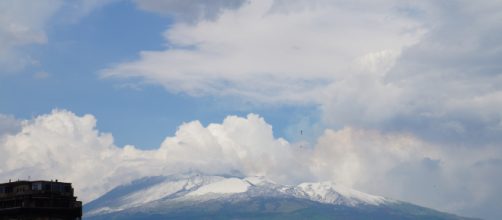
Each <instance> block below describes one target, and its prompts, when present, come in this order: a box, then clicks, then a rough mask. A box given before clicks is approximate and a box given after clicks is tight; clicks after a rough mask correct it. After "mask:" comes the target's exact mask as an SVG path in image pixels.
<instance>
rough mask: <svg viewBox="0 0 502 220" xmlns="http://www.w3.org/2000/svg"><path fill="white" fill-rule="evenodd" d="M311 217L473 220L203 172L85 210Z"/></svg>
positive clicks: (330, 189) (358, 195) (117, 215)
mask: <svg viewBox="0 0 502 220" xmlns="http://www.w3.org/2000/svg"><path fill="white" fill-rule="evenodd" d="M309 213H310V214H309ZM132 216H134V218H132ZM147 216H148V217H149V218H146V217H147ZM209 216H211V217H209ZM225 216H226V217H227V218H225ZM309 216H310V217H314V216H318V217H319V219H332V218H333V217H334V216H342V217H343V216H345V217H343V218H344V219H380V218H375V216H376V217H378V216H380V217H381V219H389V217H398V216H399V217H400V218H397V219H423V218H421V217H427V219H438V220H439V219H452V220H453V219H469V218H463V217H459V216H455V215H452V214H447V213H442V212H439V211H435V210H432V209H428V208H424V207H420V206H416V205H413V204H410V203H405V202H401V201H396V200H392V199H388V198H384V197H381V196H374V195H370V194H366V193H363V192H360V191H357V190H353V189H350V188H347V187H343V186H340V185H337V184H334V183H332V182H313V183H301V184H298V185H282V184H277V183H275V182H273V181H270V180H267V179H266V178H264V177H258V176H255V177H242V176H231V175H205V174H202V173H190V174H177V175H170V176H156V177H145V178H141V179H138V180H135V181H133V182H131V183H129V184H124V185H122V186H119V187H116V188H114V189H113V190H111V191H110V192H108V193H106V194H105V195H103V196H102V197H100V198H98V199H96V200H94V201H92V202H89V203H87V204H86V205H85V206H84V217H85V218H86V219H165V218H170V219H305V218H310V217H309ZM220 217H221V218H220ZM394 219H396V218H394Z"/></svg>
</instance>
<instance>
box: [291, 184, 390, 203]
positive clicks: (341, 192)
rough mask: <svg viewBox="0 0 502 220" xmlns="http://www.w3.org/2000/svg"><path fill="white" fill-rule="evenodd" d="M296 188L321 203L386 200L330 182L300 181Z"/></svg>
mask: <svg viewBox="0 0 502 220" xmlns="http://www.w3.org/2000/svg"><path fill="white" fill-rule="evenodd" d="M297 188H298V189H300V190H301V191H302V192H303V193H304V195H305V196H307V197H308V198H310V199H312V200H314V201H318V202H323V203H332V204H344V205H351V206H355V205H358V204H368V205H379V204H382V203H385V202H386V201H388V200H387V199H385V198H384V197H381V196H374V195H370V194H366V193H363V192H360V191H357V190H354V189H350V188H347V187H344V186H341V185H336V184H334V183H332V182H316V183H302V184H299V185H298V186H297Z"/></svg>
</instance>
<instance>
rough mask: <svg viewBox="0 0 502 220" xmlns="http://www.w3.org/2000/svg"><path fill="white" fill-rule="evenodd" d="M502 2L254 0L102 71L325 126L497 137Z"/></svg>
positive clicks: (178, 28)
mask: <svg viewBox="0 0 502 220" xmlns="http://www.w3.org/2000/svg"><path fill="white" fill-rule="evenodd" d="M501 8H502V4H501V3H500V1H490V0H487V1H481V2H479V3H476V4H474V3H472V2H470V1H456V2H453V3H442V2H438V1H420V2H413V3H411V2H402V1H392V0H389V1H379V2H374V1H350V2H347V1H324V0H315V1H304V0H295V1H279V0H276V1H272V0H270V1H249V2H248V3H246V4H243V5H242V6H241V7H239V8H235V9H234V10H223V11H221V13H220V14H219V15H220V16H219V17H217V18H215V19H212V20H204V19H203V20H199V21H198V22H195V23H192V24H187V23H183V22H181V23H175V25H174V26H172V27H171V28H170V29H168V30H166V32H165V33H164V35H165V38H166V44H167V48H166V49H165V50H163V51H143V52H141V53H140V59H138V60H136V61H133V62H125V63H122V64H118V65H115V66H112V67H110V68H108V69H105V70H103V71H102V75H103V76H105V77H114V78H124V79H127V78H130V77H139V78H140V79H143V81H145V82H147V83H151V84H160V85H162V86H164V87H165V88H166V89H167V90H169V91H171V92H184V93H188V94H191V95H195V96H200V95H203V96H217V97H238V98H239V99H241V100H242V99H245V100H250V101H251V102H252V103H265V104H274V105H277V104H284V103H287V104H312V105H313V106H319V108H320V110H321V112H322V116H321V118H322V121H323V122H324V123H325V126H326V127H331V128H337V129H338V128H343V127H345V126H351V127H360V128H369V129H379V130H385V131H403V130H404V131H406V132H412V133H414V134H416V135H418V136H420V137H421V138H425V139H427V140H429V141H435V142H437V143H443V142H447V143H448V142H457V143H467V144H470V145H473V146H474V145H477V144H486V143H492V144H493V143H500V142H501V141H502V138H501V137H502V136H501V135H500V132H501V131H502V127H501V125H502V114H501V113H500V111H496V109H499V108H500V107H501V106H502V99H501V97H502V96H501V94H502V93H501V87H500V86H499V85H501V84H502V82H501V80H502V77H501V74H500V73H501V72H502V66H501V63H500V60H501V58H502V52H501V51H502V50H501V49H500V46H499V45H501V43H502V42H501V41H500V39H502V38H501V37H498V36H499V35H500V33H502V29H501V28H502V24H501V23H500V21H501V20H502V19H501V18H502V13H501V11H502V10H500V9H501Z"/></svg>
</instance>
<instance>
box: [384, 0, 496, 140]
mask: <svg viewBox="0 0 502 220" xmlns="http://www.w3.org/2000/svg"><path fill="white" fill-rule="evenodd" d="M437 4H438V5H436V7H435V9H436V10H435V13H437V15H434V16H431V17H432V18H441V20H438V22H437V23H436V24H435V26H434V27H432V29H431V30H430V31H429V33H428V34H426V35H425V36H424V38H423V39H422V40H421V41H420V42H419V43H417V44H416V45H414V46H412V47H409V48H407V49H405V50H404V51H403V53H402V55H401V57H400V59H398V61H397V62H396V65H395V66H394V68H393V69H391V70H390V72H389V73H388V74H387V76H386V78H385V82H386V83H389V84H393V85H397V87H399V88H401V92H402V94H404V95H403V96H402V97H401V99H400V100H399V102H400V103H401V106H402V109H400V111H399V112H397V113H396V115H395V116H394V117H392V118H391V119H390V120H389V121H387V122H386V126H387V128H390V129H391V130H403V129H404V130H408V131H412V132H414V133H418V134H421V135H422V137H426V138H428V139H432V140H439V141H441V139H445V140H446V141H460V142H472V144H477V143H480V142H481V143H484V142H492V143H493V142H495V143H496V142H500V141H502V138H501V136H500V133H501V132H502V126H501V122H502V113H500V111H498V110H497V109H500V108H502V87H501V85H502V62H500V61H501V60H502V4H500V3H496V2H490V1H484V2H481V3H479V4H478V3H476V4H475V5H474V3H470V2H450V3H448V4H445V3H437ZM429 11H433V10H429Z"/></svg>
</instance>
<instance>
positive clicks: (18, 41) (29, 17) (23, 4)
mask: <svg viewBox="0 0 502 220" xmlns="http://www.w3.org/2000/svg"><path fill="white" fill-rule="evenodd" d="M112 1H113V0H106V1H96V0H91V1H89V0H78V1H71V2H68V1H67V2H65V1H62V0H40V1H29V0H4V1H0V70H2V71H0V73H6V72H15V71H18V70H20V69H22V68H23V67H25V66H28V65H33V64H36V63H37V62H38V61H37V60H36V59H35V58H33V57H31V56H30V54H29V53H27V52H25V49H24V48H25V47H26V46H29V45H33V44H45V43H46V42H47V40H48V39H47V33H46V28H47V25H48V23H49V22H50V21H51V19H53V18H54V16H55V15H58V13H61V16H60V18H63V19H61V20H65V19H68V18H69V19H70V20H74V21H76V20H77V19H78V18H80V17H82V16H85V15H86V14H88V13H90V12H91V11H92V10H94V9H96V8H98V7H101V6H103V5H105V4H108V3H110V2H112ZM63 14H64V15H63Z"/></svg>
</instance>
